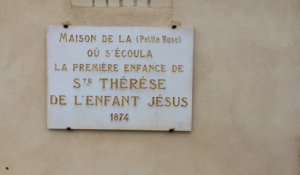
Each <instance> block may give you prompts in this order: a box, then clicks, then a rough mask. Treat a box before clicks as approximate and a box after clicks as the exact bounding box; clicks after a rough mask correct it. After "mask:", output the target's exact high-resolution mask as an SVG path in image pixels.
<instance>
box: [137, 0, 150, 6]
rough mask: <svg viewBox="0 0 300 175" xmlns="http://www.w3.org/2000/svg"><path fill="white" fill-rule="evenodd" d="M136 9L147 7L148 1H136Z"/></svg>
mask: <svg viewBox="0 0 300 175" xmlns="http://www.w3.org/2000/svg"><path fill="white" fill-rule="evenodd" d="M137 7H148V0H138V1H137Z"/></svg>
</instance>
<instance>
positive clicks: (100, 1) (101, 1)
mask: <svg viewBox="0 0 300 175" xmlns="http://www.w3.org/2000/svg"><path fill="white" fill-rule="evenodd" d="M95 7H106V0H95Z"/></svg>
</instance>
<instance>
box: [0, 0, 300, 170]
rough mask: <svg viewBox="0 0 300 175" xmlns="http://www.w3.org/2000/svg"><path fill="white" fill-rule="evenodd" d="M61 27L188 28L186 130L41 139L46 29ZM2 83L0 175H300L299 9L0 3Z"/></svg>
mask: <svg viewBox="0 0 300 175" xmlns="http://www.w3.org/2000/svg"><path fill="white" fill-rule="evenodd" d="M63 22H69V23H71V24H72V25H93V26H104V25H105V26H106V25H117V26H119V25H121V26H132V25H133V26H166V25H170V24H171V23H178V24H181V25H188V26H190V25H191V26H194V28H195V41H194V42H195V48H194V92H193V93H194V99H193V131H192V132H191V133H184V132H183V133H180V132H175V133H168V132H134V131H131V132H128V131H85V130H80V131H77V130H76V131H65V130H48V129H47V128H46V117H47V116H46V86H47V85H46V27H47V25H49V24H62V23H63ZM0 81H1V84H0V112H1V113H0V174H1V175H2V174H3V175H5V174H13V175H21V174H22V175H70V174H72V175H77V174H78V175H79V174H85V175H96V174H97V175H98V174H105V175H116V174H127V175H153V174H157V175H159V174H162V175H165V174H168V175H181V174H192V175H242V174H243V175H299V174H300V158H299V155H300V91H299V90H300V1H299V0H264V1H263V0H175V1H174V2H173V8H163V9H161V8H152V9H150V8H148V9H147V8H146V9H142V8H80V7H71V5H70V2H69V0H47V1H46V0H43V1H42V0H13V1H12V0H1V1H0ZM6 167H8V170H7V169H6Z"/></svg>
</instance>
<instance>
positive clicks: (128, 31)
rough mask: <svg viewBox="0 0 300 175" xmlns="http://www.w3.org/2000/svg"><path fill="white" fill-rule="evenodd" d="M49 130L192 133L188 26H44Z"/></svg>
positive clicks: (190, 53) (191, 60)
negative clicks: (45, 32) (45, 30)
mask: <svg viewBox="0 0 300 175" xmlns="http://www.w3.org/2000/svg"><path fill="white" fill-rule="evenodd" d="M47 56H48V59H47V61H48V63H47V64H48V65H47V67H48V70H47V74H48V77H47V78H48V95H47V110H48V111H47V113H48V121H47V125H48V128H49V129H67V128H71V129H110V130H161V131H169V130H172V131H191V129H192V80H193V78H192V77H193V75H192V73H193V29H192V28H190V27H177V28H175V29H172V28H171V27H86V26H84V27H79V26H69V27H67V28H64V27H63V26H49V27H48V31H47Z"/></svg>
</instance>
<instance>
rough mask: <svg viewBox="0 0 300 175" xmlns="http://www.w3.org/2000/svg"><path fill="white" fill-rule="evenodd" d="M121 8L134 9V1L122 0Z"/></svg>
mask: <svg viewBox="0 0 300 175" xmlns="http://www.w3.org/2000/svg"><path fill="white" fill-rule="evenodd" d="M123 7H134V0H123Z"/></svg>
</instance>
